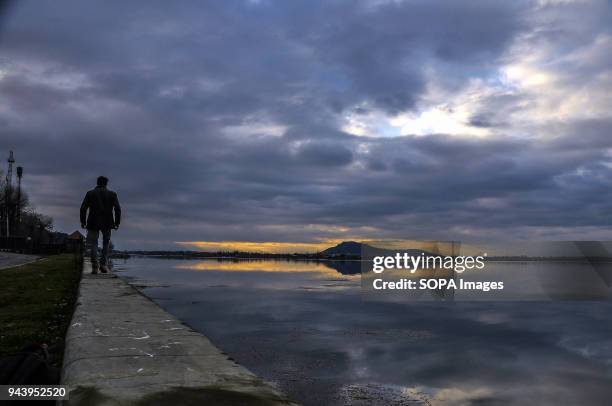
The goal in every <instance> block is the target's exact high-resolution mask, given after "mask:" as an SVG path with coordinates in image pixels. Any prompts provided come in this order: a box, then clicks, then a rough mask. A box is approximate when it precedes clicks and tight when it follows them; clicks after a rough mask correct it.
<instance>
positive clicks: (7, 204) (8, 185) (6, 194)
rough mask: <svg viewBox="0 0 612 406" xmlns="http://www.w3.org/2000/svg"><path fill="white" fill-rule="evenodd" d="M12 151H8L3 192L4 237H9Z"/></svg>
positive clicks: (13, 159)
mask: <svg viewBox="0 0 612 406" xmlns="http://www.w3.org/2000/svg"><path fill="white" fill-rule="evenodd" d="M14 163H15V158H13V151H10V153H9V158H8V171H7V172H6V190H5V192H4V199H5V211H6V236H7V237H10V233H11V231H10V222H11V220H10V219H11V194H12V191H13V164H14Z"/></svg>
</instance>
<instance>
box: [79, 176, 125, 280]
mask: <svg viewBox="0 0 612 406" xmlns="http://www.w3.org/2000/svg"><path fill="white" fill-rule="evenodd" d="M106 185H108V178H107V177H105V176H99V177H98V180H97V186H96V187H95V189H92V190H90V191H89V192H87V194H86V195H85V198H84V199H83V204H81V227H82V228H86V229H87V245H88V246H89V248H90V250H91V267H92V268H91V273H93V274H97V273H98V265H99V267H100V271H102V273H107V272H108V271H109V269H108V262H107V261H108V246H109V244H110V238H111V229H115V230H117V229H118V228H119V223H120V222H121V206H119V199H117V193H115V192H113V191H111V190H108V189H107V188H106ZM88 209H89V216H87V210H88ZM113 211H114V213H115V215H114V217H113ZM100 232H102V255H101V256H100V262H99V263H98V237H99V236H100Z"/></svg>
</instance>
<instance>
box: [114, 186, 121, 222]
mask: <svg viewBox="0 0 612 406" xmlns="http://www.w3.org/2000/svg"><path fill="white" fill-rule="evenodd" d="M113 209H114V211H115V228H118V227H119V224H120V223H121V206H120V205H119V198H118V197H117V193H115V194H114V196H113Z"/></svg>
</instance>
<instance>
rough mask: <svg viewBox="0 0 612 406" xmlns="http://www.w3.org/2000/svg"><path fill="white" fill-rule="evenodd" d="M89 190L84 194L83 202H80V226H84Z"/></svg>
mask: <svg viewBox="0 0 612 406" xmlns="http://www.w3.org/2000/svg"><path fill="white" fill-rule="evenodd" d="M88 197H89V192H87V193H86V194H85V198H84V199H83V203H81V227H83V228H85V226H86V223H87V209H88V208H89V199H88Z"/></svg>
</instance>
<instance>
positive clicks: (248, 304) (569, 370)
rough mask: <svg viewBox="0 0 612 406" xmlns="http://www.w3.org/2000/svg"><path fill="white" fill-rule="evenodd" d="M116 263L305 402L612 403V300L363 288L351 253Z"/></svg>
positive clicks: (193, 323)
mask: <svg viewBox="0 0 612 406" xmlns="http://www.w3.org/2000/svg"><path fill="white" fill-rule="evenodd" d="M115 269H116V270H117V271H118V272H119V275H120V276H121V277H123V278H126V279H128V280H129V282H130V283H132V284H133V285H134V286H136V287H138V288H139V289H140V290H141V291H143V292H144V293H145V294H146V295H147V296H149V297H150V298H152V299H153V300H154V301H155V302H157V303H158V304H159V305H161V306H162V307H163V308H165V309H166V310H167V311H169V312H170V313H172V314H174V315H175V316H177V317H178V318H180V319H181V320H183V321H184V322H186V323H187V324H189V325H190V326H192V327H193V328H194V329H196V330H198V331H200V332H202V333H203V334H205V335H206V336H207V337H209V338H210V339H211V340H212V341H213V343H215V344H216V345H217V346H218V347H220V348H221V349H222V350H224V351H225V352H227V353H228V354H229V355H230V356H231V357H232V358H234V359H235V360H236V361H238V362H239V363H240V364H242V365H244V366H246V367H247V368H248V369H250V370H251V371H252V372H254V373H255V374H257V375H259V376H260V377H262V378H264V379H266V380H267V381H269V382H271V383H273V384H274V385H276V386H277V387H278V388H279V389H280V390H282V391H283V392H285V393H286V394H287V395H289V396H290V397H291V398H293V399H294V400H296V401H298V402H301V403H303V404H304V405H344V404H346V405H372V404H374V405H377V404H380V405H419V404H424V405H425V404H429V405H525V404H530V405H610V404H612V304H611V303H610V302H483V303H474V302H456V303H432V302H427V303H421V302H414V303H397V302H389V301H377V300H372V299H368V300H363V298H362V295H361V289H360V276H359V275H358V274H356V275H352V273H353V272H354V269H355V268H354V264H345V265H341V266H339V265H338V264H334V265H333V266H330V265H325V264H322V263H315V262H310V263H307V262H289V261H217V260H205V261H196V260H170V259H157V258H130V259H128V260H125V261H124V260H116V261H115ZM357 269H358V268H357Z"/></svg>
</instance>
